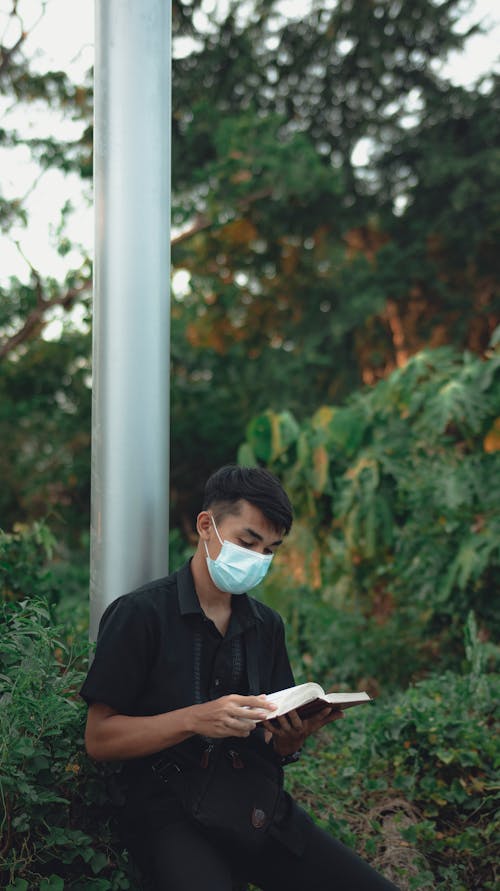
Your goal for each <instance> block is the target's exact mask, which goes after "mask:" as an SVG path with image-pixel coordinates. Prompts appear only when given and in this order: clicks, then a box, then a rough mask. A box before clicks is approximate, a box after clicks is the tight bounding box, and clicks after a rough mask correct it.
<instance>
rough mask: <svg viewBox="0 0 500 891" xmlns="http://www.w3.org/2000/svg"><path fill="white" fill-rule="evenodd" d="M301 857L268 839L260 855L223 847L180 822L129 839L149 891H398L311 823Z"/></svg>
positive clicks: (190, 824)
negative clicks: (248, 888) (244, 889)
mask: <svg viewBox="0 0 500 891" xmlns="http://www.w3.org/2000/svg"><path fill="white" fill-rule="evenodd" d="M304 832H305V848H304V851H303V853H302V854H300V855H297V854H294V853H293V852H291V851H290V850H289V849H288V848H286V847H285V846H284V845H283V844H282V843H281V842H279V841H277V840H276V839H273V838H272V837H270V838H268V839H267V841H266V843H265V845H264V846H263V849H262V851H261V852H259V854H258V855H253V856H250V855H248V854H245V853H244V852H242V851H235V850H234V848H232V847H231V846H230V845H227V844H226V845H221V843H220V842H217V841H216V840H214V839H213V838H210V836H209V835H207V834H206V833H203V834H202V832H201V831H200V829H199V828H198V827H197V826H196V825H195V824H193V823H190V822H188V821H187V820H180V821H178V822H175V823H170V824H169V825H167V826H165V827H163V828H162V829H158V830H156V831H155V832H154V833H152V834H150V835H149V836H147V837H142V838H141V839H140V840H139V839H138V838H136V839H135V840H131V839H130V838H129V839H128V847H129V850H130V853H131V855H132V857H133V858H134V859H135V861H136V862H137V864H138V866H139V867H140V868H141V870H142V871H143V873H144V875H145V876H146V877H147V880H148V884H147V885H146V887H147V888H148V889H149V888H150V889H151V891H233V889H235V888H237V887H241V886H242V883H243V886H244V884H245V882H251V883H252V884H255V885H257V886H258V887H259V888H261V889H262V891H397V888H396V886H395V885H393V884H392V882H389V881H388V880H387V879H384V878H383V877H382V876H381V875H380V874H379V873H377V872H375V870H373V869H372V868H371V867H370V866H368V864H367V863H365V862H364V861H363V860H361V858H360V857H358V856H357V855H356V854H354V853H353V852H352V851H350V850H349V848H346V847H345V845H342V844H341V843H340V842H338V841H335V839H334V838H332V837H331V836H330V835H328V833H326V832H324V831H323V830H322V829H320V828H319V827H318V826H316V825H315V824H314V823H313V822H312V821H308V822H307V825H306V827H305V829H304Z"/></svg>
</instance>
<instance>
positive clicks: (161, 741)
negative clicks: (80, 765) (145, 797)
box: [85, 693, 276, 761]
mask: <svg viewBox="0 0 500 891" xmlns="http://www.w3.org/2000/svg"><path fill="white" fill-rule="evenodd" d="M275 708H276V706H275V705H273V704H271V703H268V702H267V701H266V697H265V696H240V695H238V694H236V693H231V694H229V695H228V696H222V697H221V698H220V699H214V700H210V701H209V702H203V703H200V704H197V705H189V706H187V707H186V708H180V709H176V710H175V711H172V712H163V713H162V714H159V715H151V716H145V717H131V716H129V715H122V714H119V713H118V712H117V711H116V710H115V709H112V708H111V707H110V706H108V705H105V704H104V703H100V702H94V703H93V704H92V705H91V706H90V708H89V713H88V717H87V729H86V731H85V746H86V749H87V752H88V754H89V755H90V756H91V758H95V760H96V761H121V760H122V759H127V758H143V757H145V756H146V755H153V754H154V753H155V752H161V751H162V750H163V749H168V748H170V746H175V745H177V744H178V743H181V742H183V741H184V740H185V739H188V737H190V736H194V735H195V734H199V735H201V736H208V737H211V738H213V737H216V738H220V737H227V736H249V734H250V733H251V732H252V730H254V729H255V726H256V722H257V721H261V720H263V718H265V717H267V716H268V715H269V713H270V712H272V711H273V710H274V709H275Z"/></svg>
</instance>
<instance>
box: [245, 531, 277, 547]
mask: <svg viewBox="0 0 500 891" xmlns="http://www.w3.org/2000/svg"><path fill="white" fill-rule="evenodd" d="M245 532H248V534H249V535H251V536H252V537H253V538H256V539H257V540H258V541H264V539H263V537H262V535H259V533H258V532H254V530H253V529H249V528H248V527H247V528H246V529H245ZM282 543H283V539H282V538H279V539H278V540H277V541H272V542H271V544H270V547H273V548H275V547H278V545H280V544H282Z"/></svg>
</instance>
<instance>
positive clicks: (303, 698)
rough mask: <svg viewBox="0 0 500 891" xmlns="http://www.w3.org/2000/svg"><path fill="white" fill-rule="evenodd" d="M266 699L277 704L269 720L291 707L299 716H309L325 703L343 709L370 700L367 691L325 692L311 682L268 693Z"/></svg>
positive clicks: (284, 712) (285, 712)
mask: <svg viewBox="0 0 500 891" xmlns="http://www.w3.org/2000/svg"><path fill="white" fill-rule="evenodd" d="M267 699H268V700H269V702H274V703H275V704H276V705H277V706H278V708H277V710H276V711H275V712H272V714H271V715H270V718H269V720H274V718H279V717H280V715H286V714H287V712H291V711H292V710H293V709H296V711H297V713H298V715H299V717H300V718H310V717H311V715H315V714H316V712H320V711H321V710H322V709H324V708H326V706H327V705H332V706H333V707H334V708H339V709H344V708H351V706H353V705H360V704H361V703H362V702H371V701H372V699H371V697H370V696H368V693H325V691H324V690H323V687H320V685H319V684H315V683H312V682H311V683H308V684H299V685H298V686H297V687H288V688H287V689H286V690H279V691H278V692H277V693H268V694H267Z"/></svg>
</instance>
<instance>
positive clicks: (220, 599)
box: [191, 542, 232, 615]
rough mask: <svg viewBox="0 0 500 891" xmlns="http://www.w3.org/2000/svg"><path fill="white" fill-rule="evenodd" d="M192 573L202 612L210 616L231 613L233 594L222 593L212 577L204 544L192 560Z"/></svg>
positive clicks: (200, 545) (200, 544)
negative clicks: (216, 613) (221, 612)
mask: <svg viewBox="0 0 500 891" xmlns="http://www.w3.org/2000/svg"><path fill="white" fill-rule="evenodd" d="M191 572H192V574H193V580H194V587H195V589H196V593H197V595H198V600H199V601H200V606H201V608H202V610H203V611H204V612H205V613H206V614H207V615H210V613H211V612H212V611H216V612H218V611H227V612H228V613H230V612H231V596H232V595H231V594H227V593H226V592H225V591H220V590H219V588H217V587H216V586H215V585H214V583H213V581H212V579H211V576H210V573H209V571H208V567H207V558H206V554H205V549H204V548H203V547H202V543H201V542H200V543H199V544H198V548H197V549H196V552H195V555H194V557H193V559H192V560H191Z"/></svg>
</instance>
